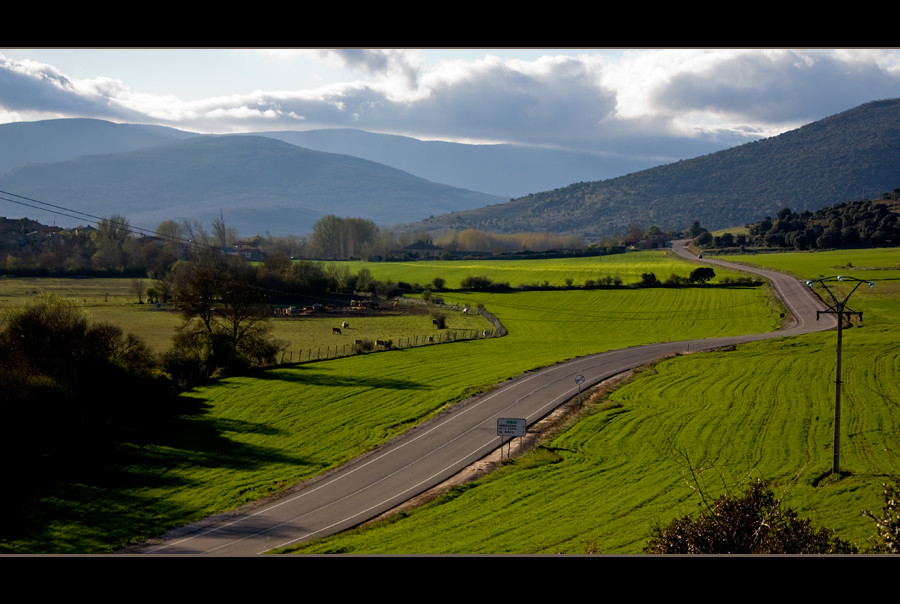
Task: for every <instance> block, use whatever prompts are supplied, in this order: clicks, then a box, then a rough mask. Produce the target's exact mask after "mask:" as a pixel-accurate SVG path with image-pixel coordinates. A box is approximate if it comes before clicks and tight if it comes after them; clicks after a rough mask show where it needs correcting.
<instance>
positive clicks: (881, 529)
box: [863, 484, 900, 554]
mask: <svg viewBox="0 0 900 604" xmlns="http://www.w3.org/2000/svg"><path fill="white" fill-rule="evenodd" d="M883 488H884V491H883V498H884V505H883V506H882V508H881V516H879V517H876V516H875V515H874V514H872V512H868V511H866V512H863V514H864V515H865V516H868V517H869V518H871V519H872V520H874V521H875V538H876V539H877V541H878V543H877V545H875V547H874V548H873V553H877V554H900V485H890V484H885V485H883Z"/></svg>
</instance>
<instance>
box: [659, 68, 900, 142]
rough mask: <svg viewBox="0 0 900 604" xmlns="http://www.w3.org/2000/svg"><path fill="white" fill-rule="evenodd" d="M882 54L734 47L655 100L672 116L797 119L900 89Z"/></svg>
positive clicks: (899, 77)
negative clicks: (704, 114) (880, 57)
mask: <svg viewBox="0 0 900 604" xmlns="http://www.w3.org/2000/svg"><path fill="white" fill-rule="evenodd" d="M878 54H879V53H878V51H871V52H868V53H838V52H835V51H816V50H809V51H800V50H770V51H752V52H748V51H744V52H738V53H728V54H723V55H721V57H719V60H715V61H713V62H710V63H709V64H708V65H707V66H704V67H703V68H701V69H697V70H695V71H691V72H684V73H679V74H677V75H675V76H673V77H672V78H671V79H670V80H669V81H667V82H664V83H661V84H660V85H659V86H658V87H657V88H656V90H655V91H653V93H652V94H651V95H650V96H651V98H652V101H653V104H654V105H655V106H657V107H659V108H661V109H663V110H664V111H665V112H667V113H669V114H672V115H676V114H684V113H688V112H702V113H707V114H709V115H710V116H720V117H721V118H723V119H728V120H740V121H744V122H747V123H764V124H769V125H773V126H775V125H788V126H796V125H799V124H803V123H807V122H810V121H814V120H817V119H821V118H822V117H825V116H827V115H831V114H835V113H839V112H841V111H844V110H847V109H850V108H852V107H854V106H857V105H860V104H862V103H865V102H868V101H871V100H876V99H882V98H896V97H898V96H900V72H898V71H897V69H896V68H893V69H892V68H891V67H890V66H888V65H882V64H880V61H878V60H876V59H878V58H879V57H878ZM885 58H887V57H885ZM890 62H893V63H896V58H893V59H891V61H890Z"/></svg>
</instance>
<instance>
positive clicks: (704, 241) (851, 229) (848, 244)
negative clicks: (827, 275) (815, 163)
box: [691, 189, 900, 250]
mask: <svg viewBox="0 0 900 604" xmlns="http://www.w3.org/2000/svg"><path fill="white" fill-rule="evenodd" d="M898 212H900V189H894V190H893V191H891V192H889V193H885V194H884V195H882V196H881V197H880V198H878V199H874V200H870V199H863V200H859V201H848V202H844V203H839V204H835V205H832V206H830V207H827V208H822V209H820V210H816V211H815V212H810V211H809V210H804V211H802V212H793V211H791V209H790V208H783V209H782V210H780V211H778V212H777V213H776V214H775V216H774V217H771V216H766V217H765V218H764V219H762V220H760V221H758V222H755V223H752V224H750V225H747V232H746V233H738V234H732V233H727V232H726V233H722V234H721V235H715V236H714V235H712V234H711V233H709V232H708V231H707V230H706V229H703V228H702V227H699V221H695V222H694V224H693V225H692V227H691V235H692V236H693V237H695V239H694V243H695V244H696V245H698V246H700V247H704V248H731V247H767V248H786V249H795V250H815V249H839V248H853V247H892V246H897V245H900V213H898Z"/></svg>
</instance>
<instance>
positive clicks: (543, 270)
mask: <svg viewBox="0 0 900 604" xmlns="http://www.w3.org/2000/svg"><path fill="white" fill-rule="evenodd" d="M345 264H347V266H348V268H349V270H350V272H351V273H354V274H355V273H357V272H358V271H359V269H361V268H367V269H369V271H370V272H371V273H372V276H373V277H374V278H375V279H379V280H386V279H391V280H392V281H394V282H395V283H397V282H400V281H403V282H406V283H410V284H415V283H419V284H421V285H422V286H427V285H428V284H429V283H431V282H432V281H433V280H434V279H435V277H440V278H442V279H444V281H445V287H447V288H449V289H457V288H459V287H460V282H461V281H462V280H463V279H465V278H466V277H480V276H482V275H484V276H487V277H489V278H490V279H491V280H493V281H494V282H501V283H508V284H509V285H510V286H511V287H519V286H520V285H526V286H527V285H542V284H544V283H547V284H548V285H550V286H554V287H561V286H564V285H566V280H567V279H571V280H572V285H574V286H582V285H584V283H585V281H587V280H589V279H590V280H594V281H599V280H600V279H603V278H604V277H607V276H609V277H613V278H616V277H618V278H620V279H621V280H622V283H624V284H630V283H637V282H639V281H640V280H641V275H642V274H643V273H654V274H655V275H656V276H657V278H658V279H659V280H660V281H665V280H666V279H668V278H669V276H670V275H672V274H673V273H674V274H677V275H680V276H682V277H687V276H688V275H690V272H691V271H692V270H693V269H694V268H696V266H694V265H692V264H690V263H687V262H684V261H682V260H678V259H676V258H674V257H673V256H670V255H669V254H667V253H666V252H664V251H643V252H629V253H627V254H612V255H609V256H596V257H589V258H555V259H538V260H448V261H442V260H428V261H420V262H347V263H345ZM738 276H740V273H737V272H732V271H724V270H723V271H721V274H720V273H719V271H718V269H717V271H716V278H717V280H718V279H722V278H724V277H731V278H736V277H738Z"/></svg>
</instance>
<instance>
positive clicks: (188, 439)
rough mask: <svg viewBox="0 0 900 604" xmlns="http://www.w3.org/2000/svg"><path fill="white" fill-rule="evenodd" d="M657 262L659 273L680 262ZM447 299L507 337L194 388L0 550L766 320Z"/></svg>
mask: <svg viewBox="0 0 900 604" xmlns="http://www.w3.org/2000/svg"><path fill="white" fill-rule="evenodd" d="M657 257H658V258H659V260H658V261H657V262H661V263H663V264H666V265H667V266H668V267H669V268H671V267H673V266H674V265H676V264H678V261H677V260H668V259H665V258H662V257H661V256H660V255H658V254H657ZM624 266H625V265H623V267H624ZM682 266H684V267H685V268H684V269H683V270H686V271H687V272H689V271H690V268H691V265H687V264H685V265H682ZM497 268H498V269H501V268H502V263H499V264H498V265H497ZM630 270H634V269H630ZM636 270H638V271H642V270H646V269H645V268H644V265H642V266H641V268H639V269H636ZM685 274H686V273H685ZM4 295H5V294H4ZM447 297H448V298H450V297H451V295H450V294H448V295H447ZM452 297H453V298H454V300H453V301H459V302H462V301H466V302H469V303H470V304H472V305H473V306H474V305H475V304H477V303H479V302H482V303H484V304H485V305H486V307H487V308H488V309H489V310H491V311H493V312H494V313H495V314H496V315H498V316H499V317H500V318H501V320H502V321H503V322H504V324H505V325H506V327H507V328H508V329H509V331H510V335H509V336H507V337H504V338H494V339H487V340H476V341H468V342H457V343H453V344H447V345H441V346H427V347H422V348H415V349H407V350H397V351H389V352H381V353H378V354H372V355H364V356H361V357H351V358H346V359H337V360H331V361H325V362H319V363H312V364H306V365H302V366H297V367H286V368H281V369H277V370H270V371H267V372H264V373H261V374H256V375H253V376H248V377H242V378H230V379H227V380H222V381H221V382H218V383H217V384H214V385H211V386H208V387H204V388H198V389H195V390H193V391H191V392H189V393H187V394H185V395H184V397H183V400H184V402H185V404H187V405H188V407H189V408H190V409H191V410H192V412H190V413H187V412H186V413H185V414H184V416H183V417H182V420H183V421H182V422H180V423H179V424H177V425H173V426H172V430H171V431H170V432H169V433H168V434H167V435H166V437H165V438H164V439H160V440H157V441H154V442H133V443H126V444H124V445H122V447H121V448H120V450H119V451H118V456H117V459H120V460H123V461H121V462H118V463H116V464H115V465H110V466H108V467H97V468H78V469H75V470H73V473H72V475H70V476H68V477H67V479H66V480H65V481H58V482H55V483H53V484H48V485H47V488H46V490H45V491H44V492H43V493H41V494H40V497H39V499H38V500H37V501H35V503H34V506H33V508H32V510H33V516H32V517H31V518H30V520H29V524H28V526H27V528H25V527H23V531H24V533H26V534H24V535H23V536H21V537H19V538H15V539H7V540H5V541H4V542H3V543H0V549H2V551H5V552H10V551H19V552H22V551H31V552H69V553H76V552H96V551H108V550H110V549H113V548H116V547H118V546H120V545H122V544H124V543H128V542H130V541H133V540H136V539H139V538H141V537H148V536H152V535H154V534H158V533H160V532H162V531H163V530H165V529H167V528H172V527H175V526H179V525H181V524H184V523H186V522H189V521H192V520H195V519H198V518H201V517H203V516H205V515H208V514H211V513H215V512H218V511H222V510H226V509H229V508H232V507H235V506H237V505H240V504H242V503H245V502H248V501H251V500H254V499H256V498H259V497H261V496H264V495H266V494H268V493H271V492H274V491H277V490H280V489H282V488H284V487H286V486H288V485H290V484H292V483H295V482H297V481H299V480H303V479H304V478H308V477H310V476H313V475H315V474H316V473H319V472H321V471H323V470H325V469H328V468H331V467H334V466H336V465H338V464H340V463H343V462H344V461H346V460H348V459H350V458H351V457H353V456H355V455H357V454H358V453H360V452H362V451H365V450H368V449H371V448H372V447H373V446H375V445H377V444H378V443H380V442H383V441H384V440H386V439H388V438H390V437H392V436H393V435H395V434H398V433H399V432H401V431H403V430H405V429H407V428H408V427H409V426H411V425H414V424H415V423H417V422H420V421H422V420H423V419H425V418H427V417H429V416H431V415H433V414H435V413H437V412H439V411H440V410H441V409H442V408H444V407H445V406H446V405H449V404H452V403H453V402H455V401H457V400H460V399H461V398H463V397H465V396H467V395H468V394H470V393H472V392H474V391H477V390H478V389H487V388H490V387H491V386H492V385H493V384H496V383H498V382H500V381H503V380H505V379H507V378H509V377H513V376H515V375H518V374H520V373H522V372H524V371H527V370H530V369H534V368H537V367H540V366H544V365H547V364H550V363H555V362H557V361H559V360H562V359H566V358H571V357H575V356H580V355H584V354H588V353H591V352H598V351H602V350H608V349H612V348H617V347H620V346H627V345H631V344H637V343H642V342H645V341H661V340H669V339H683V338H686V337H702V336H714V335H726V334H735V333H742V332H745V331H766V330H770V329H772V328H774V327H775V326H776V324H777V322H778V314H777V309H776V308H774V307H772V306H771V305H770V298H769V296H768V293H767V292H766V290H765V289H764V288H728V289H716V288H709V289H702V290H701V289H634V290H562V291H547V292H536V291H535V292H516V293H509V294H478V295H476V294H453V295H452ZM94 314H95V315H97V314H99V313H94ZM460 315H461V313H460ZM454 320H455V319H454ZM326 325H328V324H326ZM351 325H353V324H352V323H351ZM355 329H356V328H355V327H352V330H355ZM359 329H363V327H362V326H360V327H359ZM536 342H537V343H539V345H535V343H536Z"/></svg>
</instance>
